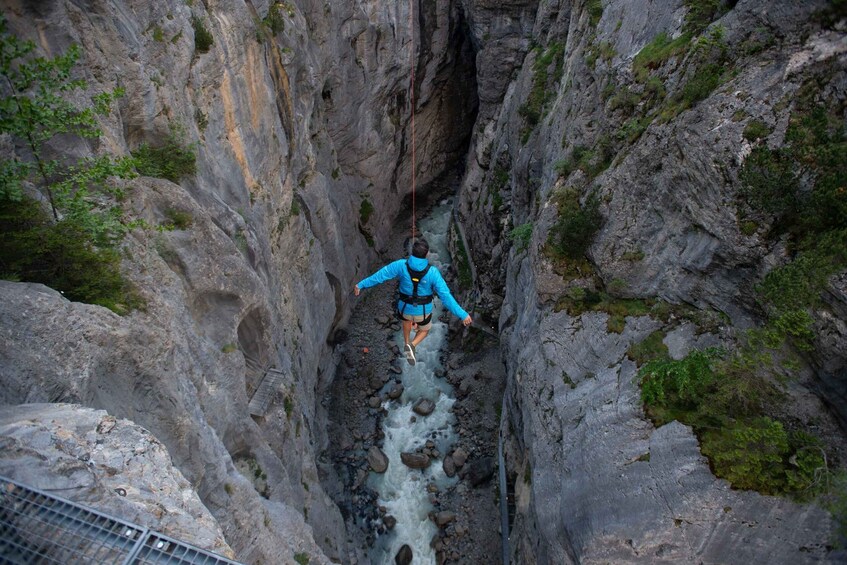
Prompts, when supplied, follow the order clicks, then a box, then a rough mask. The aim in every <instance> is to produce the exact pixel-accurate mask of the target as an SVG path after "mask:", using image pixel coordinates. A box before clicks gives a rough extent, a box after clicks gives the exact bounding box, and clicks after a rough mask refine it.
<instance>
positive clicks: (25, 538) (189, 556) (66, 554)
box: [0, 477, 238, 565]
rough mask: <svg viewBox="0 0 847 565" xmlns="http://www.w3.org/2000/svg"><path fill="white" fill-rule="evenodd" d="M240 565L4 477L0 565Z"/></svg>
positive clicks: (1, 483) (0, 500) (1, 482)
mask: <svg viewBox="0 0 847 565" xmlns="http://www.w3.org/2000/svg"><path fill="white" fill-rule="evenodd" d="M50 563H57V564H61V565H76V564H89V563H90V564H95V563H96V564H98V565H99V564H102V563H114V564H121V565H130V564H133V565H135V564H145V565H147V564H149V565H153V564H157V565H172V564H173V565H176V564H183V563H184V564H192V565H238V563H237V562H235V561H231V560H229V559H226V558H225V557H221V556H220V555H215V554H214V553H210V552H208V551H205V550H202V549H200V548H198V547H194V546H191V545H188V544H186V543H183V542H180V541H177V540H175V539H172V538H169V537H167V536H165V535H163V534H160V533H158V532H155V531H152V530H149V529H147V528H144V527H142V526H138V525H136V524H132V523H130V522H126V521H124V520H121V519H118V518H114V517H112V516H109V515H107V514H103V513H102V512H98V511H96V510H92V509H90V508H85V507H83V506H80V505H78V504H76V503H74V502H71V501H69V500H65V499H63V498H59V497H57V496H53V495H50V494H47V493H45V492H42V491H39V490H37V489H33V488H30V487H27V486H25V485H22V484H20V483H17V482H15V481H12V480H11V479H7V478H6V477H0V564H2V565H6V564H15V565H18V564H27V565H30V564H38V565H41V564H50Z"/></svg>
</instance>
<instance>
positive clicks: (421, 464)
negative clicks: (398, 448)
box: [400, 451, 430, 469]
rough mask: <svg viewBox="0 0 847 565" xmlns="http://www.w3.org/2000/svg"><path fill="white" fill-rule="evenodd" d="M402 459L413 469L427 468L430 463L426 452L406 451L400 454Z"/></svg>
mask: <svg viewBox="0 0 847 565" xmlns="http://www.w3.org/2000/svg"><path fill="white" fill-rule="evenodd" d="M400 461H402V462H403V464H404V465H406V466H407V467H409V468H411V469H426V468H427V467H429V464H430V459H429V456H428V455H427V454H426V453H409V452H405V451H404V452H403V453H401V454H400Z"/></svg>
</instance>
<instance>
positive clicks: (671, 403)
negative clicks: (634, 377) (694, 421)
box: [638, 350, 718, 425]
mask: <svg viewBox="0 0 847 565" xmlns="http://www.w3.org/2000/svg"><path fill="white" fill-rule="evenodd" d="M717 355H718V352H717V351H716V350H707V351H693V352H692V353H690V354H689V355H688V356H687V357H685V358H684V359H682V360H680V361H674V360H671V359H657V360H653V361H650V362H648V363H646V364H645V365H644V366H643V367H642V368H641V370H640V371H639V373H638V374H639V375H640V378H641V400H642V402H644V405H645V406H646V407H647V412H648V414H649V415H650V417H651V419H652V420H653V421H654V422H656V424H657V425H663V424H666V423H668V422H670V421H671V420H674V419H677V416H678V414H679V412H680V411H682V410H687V411H695V410H696V409H697V408H698V406H699V405H700V403H701V402H703V399H704V398H706V395H707V393H708V392H709V389H710V388H711V387H712V386H713V385H714V383H715V380H716V375H715V372H714V371H713V370H712V363H713V361H714V360H715V359H716V358H717Z"/></svg>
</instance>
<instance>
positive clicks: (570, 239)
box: [549, 190, 603, 259]
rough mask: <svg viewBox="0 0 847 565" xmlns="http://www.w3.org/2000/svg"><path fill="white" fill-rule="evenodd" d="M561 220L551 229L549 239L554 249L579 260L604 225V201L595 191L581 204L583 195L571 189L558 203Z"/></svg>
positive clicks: (562, 254) (557, 252)
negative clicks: (601, 207) (601, 209)
mask: <svg viewBox="0 0 847 565" xmlns="http://www.w3.org/2000/svg"><path fill="white" fill-rule="evenodd" d="M558 209H559V219H558V220H557V221H556V223H555V224H554V225H553V227H552V228H551V229H550V235H549V241H550V244H551V245H552V247H553V250H554V252H555V253H556V254H557V255H559V256H562V257H567V258H569V259H579V258H581V257H583V256H584V255H585V253H586V251H588V247H589V246H590V245H591V242H592V241H593V240H594V235H595V234H596V233H597V231H598V230H599V229H600V228H601V227H602V224H603V216H602V214H600V200H599V198H598V197H597V193H594V192H592V193H591V194H590V195H589V196H588V198H586V200H585V204H583V205H580V203H579V195H578V194H577V193H576V192H575V191H573V190H570V191H567V193H566V194H565V195H564V197H563V199H561V200H560V202H559V203H558Z"/></svg>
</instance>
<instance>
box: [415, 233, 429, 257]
mask: <svg viewBox="0 0 847 565" xmlns="http://www.w3.org/2000/svg"><path fill="white" fill-rule="evenodd" d="M427 253H429V243H427V241H426V240H425V239H424V238H420V239H417V240H415V243H414V244H413V245H412V257H417V258H419V259H426V254H427Z"/></svg>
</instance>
